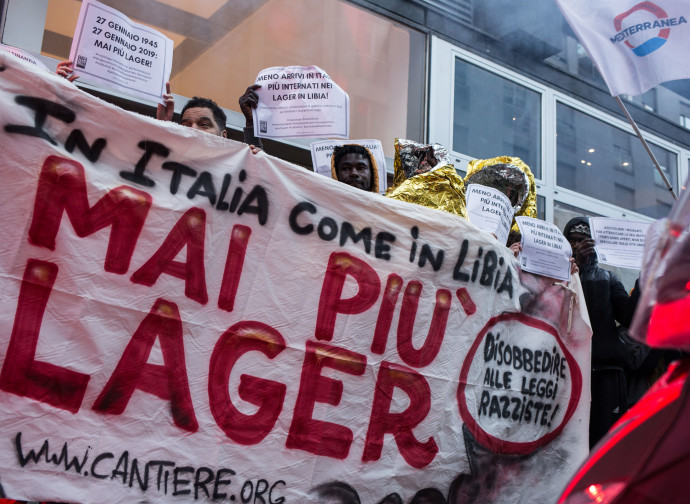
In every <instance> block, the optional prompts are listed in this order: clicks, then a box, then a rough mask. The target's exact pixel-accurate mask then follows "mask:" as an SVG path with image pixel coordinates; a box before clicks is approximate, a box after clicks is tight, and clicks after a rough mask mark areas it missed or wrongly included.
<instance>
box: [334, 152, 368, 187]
mask: <svg viewBox="0 0 690 504" xmlns="http://www.w3.org/2000/svg"><path fill="white" fill-rule="evenodd" d="M331 177H332V178H334V179H335V180H337V181H339V182H342V183H344V184H347V185H349V186H352V187H355V188H357V189H361V190H363V191H368V192H373V193H378V192H379V172H378V166H377V165H376V159H374V156H373V154H372V153H371V151H370V150H369V149H367V148H366V147H364V146H363V145H357V144H345V145H339V146H336V147H335V148H334V149H333V155H332V156H331Z"/></svg>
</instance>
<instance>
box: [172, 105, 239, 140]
mask: <svg viewBox="0 0 690 504" xmlns="http://www.w3.org/2000/svg"><path fill="white" fill-rule="evenodd" d="M226 120H227V118H226V117H225V112H223V109H221V108H220V107H219V106H218V104H217V103H216V102H214V101H213V100H211V99H209V98H200V97H198V96H195V97H194V98H192V99H191V100H189V101H188V102H187V104H186V105H185V106H184V108H183V109H182V114H181V117H180V124H181V125H182V126H186V127H188V128H192V129H196V130H200V131H204V132H205V133H211V134H212V135H216V136H222V137H223V138H227V137H228V132H227V131H225V122H226Z"/></svg>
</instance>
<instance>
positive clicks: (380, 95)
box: [3, 0, 426, 157]
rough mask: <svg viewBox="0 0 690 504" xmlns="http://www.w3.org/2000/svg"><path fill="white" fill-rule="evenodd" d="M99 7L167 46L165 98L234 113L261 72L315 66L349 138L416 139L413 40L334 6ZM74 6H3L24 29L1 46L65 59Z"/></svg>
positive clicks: (217, 0)
mask: <svg viewBox="0 0 690 504" xmlns="http://www.w3.org/2000/svg"><path fill="white" fill-rule="evenodd" d="M102 1H103V2H104V3H106V4H108V5H111V6H112V7H114V8H116V9H119V10H121V11H122V12H123V13H124V14H125V15H126V16H128V17H129V18H131V19H132V20H134V21H137V22H140V23H143V24H147V25H149V26H152V27H154V28H156V29H157V30H159V31H161V32H163V33H164V34H166V35H167V36H168V37H170V38H171V39H172V40H173V41H174V43H175V54H174V58H173V69H172V75H171V78H170V81H171V86H172V92H173V93H176V94H179V95H182V96H187V97H192V96H204V97H208V98H212V99H214V100H215V101H217V102H218V103H219V104H220V105H221V106H222V107H224V108H226V109H229V110H234V111H236V112H239V105H238V103H237V100H238V98H239V97H240V96H241V95H242V94H243V93H244V91H245V89H246V88H247V86H249V85H250V84H252V83H253V82H254V79H255V78H256V76H257V74H258V73H259V71H261V70H262V69H264V68H268V67H273V66H287V65H305V66H306V65H317V66H319V67H320V68H322V69H323V70H325V71H326V72H327V73H328V74H329V75H330V76H331V77H332V78H333V80H335V82H337V83H338V84H339V85H340V87H342V88H343V89H344V90H345V91H346V92H347V93H348V95H349V96H350V113H351V122H350V138H377V139H379V140H381V142H382V143H383V145H384V150H385V153H386V155H387V156H389V157H392V156H393V154H394V147H393V142H394V139H395V138H396V137H407V138H410V139H412V140H416V141H421V140H423V110H424V82H425V81H424V79H425V70H424V69H425V64H426V63H425V54H426V37H425V35H424V34H423V33H421V32H418V31H415V30H412V29H410V28H407V27H403V26H400V25H398V24H395V23H393V22H392V21H391V20H388V19H385V18H383V17H380V16H377V15H374V14H372V13H370V12H367V11H365V10H363V9H360V8H358V7H355V6H354V5H352V4H350V3H348V2H345V1H342V0H254V1H251V2H248V1H245V0H204V1H202V2H200V1H197V0H157V1H155V2H154V1H146V2H141V1H136V2H121V1H118V0H102ZM29 4H31V6H29ZM27 6H28V7H27ZM80 6H81V2H79V1H77V0H10V2H9V8H8V14H7V19H6V23H5V26H22V30H21V33H20V35H22V36H14V35H12V33H9V30H7V29H6V30H5V32H4V35H3V42H4V43H6V44H9V45H15V46H18V47H20V48H22V49H27V50H30V51H36V45H37V46H38V50H39V51H40V52H41V53H42V54H43V55H46V56H51V57H53V58H56V59H59V60H62V59H67V58H68V56H69V50H70V45H71V43H72V35H73V34H74V30H75V27H76V22H77V18H78V15H79V8H80ZM13 7H14V9H13ZM20 7H21V8H20ZM29 7H30V8H31V9H33V10H32V14H31V15H30V16H29V15H27V14H26V12H25V11H26V9H27V8H29ZM13 12H16V13H17V15H14V14H13ZM305 13H308V14H305ZM29 24H31V25H40V26H37V27H29V26H28V25H29ZM35 28H37V29H38V30H36V29H35ZM37 38H38V44H37V43H36V42H37V41H36V39H37Z"/></svg>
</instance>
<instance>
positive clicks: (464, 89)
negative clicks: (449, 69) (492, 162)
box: [452, 58, 541, 179]
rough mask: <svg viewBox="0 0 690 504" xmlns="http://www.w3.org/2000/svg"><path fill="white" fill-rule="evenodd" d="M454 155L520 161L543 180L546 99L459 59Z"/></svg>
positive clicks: (455, 98) (456, 66)
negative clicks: (542, 137)
mask: <svg viewBox="0 0 690 504" xmlns="http://www.w3.org/2000/svg"><path fill="white" fill-rule="evenodd" d="M454 103H455V105H454V110H453V146H452V150H453V151H455V152H459V153H462V154H465V155H468V156H471V157H473V158H479V159H486V158H492V157H496V156H517V157H519V158H520V159H522V160H523V161H524V162H525V163H527V165H528V166H529V167H530V168H531V169H532V172H533V173H534V176H535V177H536V178H539V179H540V178H541V95H540V94H539V93H537V92H536V91H532V90H531V89H528V88H526V87H524V86H521V85H519V84H516V83H515V82H512V81H509V80H508V79H505V78H503V77H501V76H499V75H496V74H494V73H492V72H489V71H488V70H484V69H482V68H479V67H478V66H476V65H473V64H471V63H467V62H466V61H463V60H461V59H460V58H456V59H455V90H454Z"/></svg>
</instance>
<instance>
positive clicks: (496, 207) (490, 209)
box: [465, 184, 515, 245]
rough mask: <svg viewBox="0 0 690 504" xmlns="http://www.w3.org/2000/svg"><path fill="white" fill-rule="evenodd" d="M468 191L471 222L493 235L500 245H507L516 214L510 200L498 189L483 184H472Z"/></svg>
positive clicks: (467, 197) (467, 198)
mask: <svg viewBox="0 0 690 504" xmlns="http://www.w3.org/2000/svg"><path fill="white" fill-rule="evenodd" d="M466 190H467V193H466V196H465V198H466V201H467V215H468V216H469V219H470V222H471V223H472V224H474V225H475V226H477V227H478V228H479V229H483V230H484V231H488V232H489V233H492V234H493V235H494V236H495V237H496V239H497V240H498V241H499V243H502V244H503V245H505V244H506V242H507V241H508V233H509V232H510V226H511V224H512V223H513V215H514V214H515V210H514V209H513V207H512V205H511V203H510V199H508V197H507V196H506V195H505V194H503V193H502V192H501V191H499V190H498V189H494V188H493V187H487V186H483V185H481V184H470V185H468V186H467V189H466Z"/></svg>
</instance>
